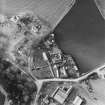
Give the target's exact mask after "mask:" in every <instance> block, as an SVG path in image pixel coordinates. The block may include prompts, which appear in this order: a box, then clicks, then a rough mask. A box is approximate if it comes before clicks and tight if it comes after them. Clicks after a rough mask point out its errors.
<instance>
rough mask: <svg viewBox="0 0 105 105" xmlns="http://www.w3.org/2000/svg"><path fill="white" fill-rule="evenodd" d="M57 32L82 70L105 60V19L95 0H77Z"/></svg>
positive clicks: (58, 37)
mask: <svg viewBox="0 0 105 105" xmlns="http://www.w3.org/2000/svg"><path fill="white" fill-rule="evenodd" d="M54 33H55V40H56V42H57V44H58V46H59V47H60V48H61V50H62V51H63V52H64V53H65V54H71V55H72V56H73V58H74V60H75V61H76V64H77V66H78V68H79V71H80V73H87V72H90V71H91V70H93V69H95V68H97V67H98V66H99V65H102V64H104V63H105V20H104V18H103V17H102V15H101V13H100V12H99V10H98V8H97V7H96V4H95V2H94V0H76V3H75V5H74V6H73V7H72V9H71V10H70V11H69V13H68V14H67V15H66V16H65V17H64V18H63V20H62V21H61V22H60V23H59V24H58V26H57V27H56V28H55V31H54Z"/></svg>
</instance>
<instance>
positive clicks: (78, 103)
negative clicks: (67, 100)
mask: <svg viewBox="0 0 105 105" xmlns="http://www.w3.org/2000/svg"><path fill="white" fill-rule="evenodd" d="M82 102H83V99H81V98H80V97H79V96H76V97H75V99H74V101H73V105H81V104H82Z"/></svg>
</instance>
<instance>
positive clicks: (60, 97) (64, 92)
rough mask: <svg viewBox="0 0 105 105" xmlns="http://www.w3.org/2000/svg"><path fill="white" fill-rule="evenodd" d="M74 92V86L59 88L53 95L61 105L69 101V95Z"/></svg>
mask: <svg viewBox="0 0 105 105" xmlns="http://www.w3.org/2000/svg"><path fill="white" fill-rule="evenodd" d="M71 90H72V86H69V87H65V86H63V87H62V88H61V87H57V88H56V90H55V91H54V93H53V94H52V97H53V98H54V99H55V100H56V101H57V102H59V103H60V104H63V103H64V101H65V100H66V99H67V97H68V95H69V94H70V92H71Z"/></svg>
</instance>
